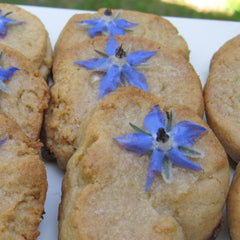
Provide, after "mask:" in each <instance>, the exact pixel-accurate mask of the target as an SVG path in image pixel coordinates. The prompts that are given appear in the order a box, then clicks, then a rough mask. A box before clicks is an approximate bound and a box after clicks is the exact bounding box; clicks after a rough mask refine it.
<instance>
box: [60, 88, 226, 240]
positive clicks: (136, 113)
mask: <svg viewBox="0 0 240 240" xmlns="http://www.w3.org/2000/svg"><path fill="white" fill-rule="evenodd" d="M156 104H158V105H159V106H160V108H161V110H162V111H163V112H166V111H168V112H170V109H171V110H172V112H173V117H172V125H173V126H174V125H175V124H176V123H179V122H180V121H185V120H187V121H192V122H194V123H196V124H198V125H200V126H203V127H204V128H206V129H208V130H207V131H205V132H204V133H203V134H202V135H201V136H200V138H199V139H198V140H197V141H196V142H195V144H194V145H193V148H194V149H198V150H199V151H201V152H202V157H201V158H195V159H194V158H190V159H191V161H193V162H194V163H196V164H198V165H199V166H201V169H202V170H200V171H194V170H189V169H187V168H183V167H179V166H177V165H175V164H173V165H172V175H173V179H172V181H171V182H170V183H166V182H165V181H164V180H163V177H162V176H161V174H160V173H156V175H155V178H154V180H153V182H152V184H151V187H150V188H149V190H148V191H146V190H145V184H146V181H147V174H148V169H149V166H150V154H148V153H145V154H140V153H139V154H136V153H134V152H131V151H128V150H125V149H124V148H123V147H121V146H120V145H119V144H118V142H117V141H116V140H115V139H116V138H118V137H120V136H123V135H125V134H131V133H133V132H135V130H133V128H132V127H131V126H130V125H129V123H132V124H134V125H136V126H137V127H139V128H141V129H143V130H145V128H144V122H145V117H146V115H147V114H149V112H150V111H151V109H152V108H153V106H155V105H156ZM167 116H168V115H167ZM153 125H155V122H153ZM206 129H205V130H206ZM145 131H146V130H145ZM78 141H79V143H80V145H79V148H78V149H77V151H76V152H75V153H74V155H73V156H72V157H71V159H70V160H69V162H68V164H67V171H66V174H65V176H64V179H63V186H62V190H63V195H62V202H61V205H60V212H59V214H60V215H59V230H60V232H59V239H60V240H64V239H72V240H74V239H89V238H91V239H138V240H140V239H189V240H190V239H195V240H203V239H209V238H210V237H211V235H212V233H213V232H214V229H215V227H216V226H217V225H218V223H219V221H221V217H222V210H223V207H224V203H225V200H226V197H227V192H228V187H229V178H230V171H229V166H228V159H227V156H226V153H225V151H224V149H223V147H222V146H221V144H220V143H219V141H218V140H217V138H216V137H215V135H214V134H213V132H212V131H211V130H210V129H209V128H208V126H207V124H206V123H205V122H204V121H203V120H202V119H201V118H200V117H199V116H198V115H197V114H196V113H194V112H193V111H191V110H190V109H188V108H186V107H184V106H180V105H174V106H172V107H171V108H169V107H166V105H165V103H164V101H163V100H162V99H160V98H159V97H156V96H154V95H152V94H150V93H148V92H145V91H143V90H140V89H137V88H134V87H131V86H129V87H126V88H125V89H124V88H120V89H118V90H117V91H116V92H115V94H112V95H111V96H108V97H106V98H105V99H104V100H102V101H101V102H100V103H99V104H98V105H97V106H96V108H95V109H94V110H93V111H92V112H91V113H90V114H89V115H88V116H87V117H86V119H85V120H84V122H83V123H82V125H81V131H79V139H78Z"/></svg>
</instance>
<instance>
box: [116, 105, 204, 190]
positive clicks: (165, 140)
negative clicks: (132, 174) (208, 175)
mask: <svg viewBox="0 0 240 240" xmlns="http://www.w3.org/2000/svg"><path fill="white" fill-rule="evenodd" d="M144 126H145V128H146V129H147V130H148V131H149V133H148V132H144V131H143V130H141V131H138V132H137V133H133V134H127V135H124V136H121V137H118V138H115V140H116V141H117V142H118V143H119V144H120V145H121V146H122V147H123V148H125V149H126V150H129V151H132V152H134V153H136V154H139V155H140V154H144V153H148V152H151V153H152V155H151V164H150V167H149V170H148V176H147V182H146V189H145V190H146V191H148V190H149V188H150V186H151V184H152V182H153V180H154V177H155V176H156V174H157V173H162V174H163V172H162V170H163V165H164V164H165V162H166V161H169V162H171V163H173V164H176V165H178V166H181V167H185V168H188V169H191V170H194V171H201V170H202V168H201V166H200V165H198V164H197V163H194V162H192V161H190V160H189V159H188V158H187V157H186V155H188V156H191V157H194V154H193V153H196V154H197V155H198V157H199V155H201V154H200V153H198V152H196V151H194V150H193V149H191V148H189V147H190V146H192V145H193V144H194V143H195V142H196V141H197V140H198V138H199V137H200V136H201V135H202V134H203V133H204V132H205V131H206V130H207V129H206V128H204V127H202V126H200V125H198V124H196V123H193V122H190V121H181V122H178V123H177V124H176V125H175V126H174V127H173V128H172V130H170V131H168V129H167V128H168V127H166V126H165V115H164V114H163V112H162V111H161V110H160V108H159V105H155V106H154V107H153V109H152V111H150V113H149V114H148V115H147V116H146V117H145V120H144ZM191 152H192V153H191ZM195 157H196V156H195ZM168 167H171V164H168V166H167V168H168ZM164 171H165V170H164ZM167 171H168V170H167ZM164 174H166V173H164Z"/></svg>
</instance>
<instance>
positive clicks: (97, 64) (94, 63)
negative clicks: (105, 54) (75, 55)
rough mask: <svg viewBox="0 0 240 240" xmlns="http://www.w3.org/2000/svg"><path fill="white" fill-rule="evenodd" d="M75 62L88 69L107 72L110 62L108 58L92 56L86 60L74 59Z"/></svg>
mask: <svg viewBox="0 0 240 240" xmlns="http://www.w3.org/2000/svg"><path fill="white" fill-rule="evenodd" d="M75 63H76V64H78V65H81V66H84V67H86V68H88V69H94V70H95V71H103V72H107V71H108V69H109V67H110V64H111V63H110V61H109V59H108V58H93V59H90V60H87V61H76V62H75Z"/></svg>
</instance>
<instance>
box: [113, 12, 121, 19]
mask: <svg viewBox="0 0 240 240" xmlns="http://www.w3.org/2000/svg"><path fill="white" fill-rule="evenodd" d="M121 13H122V11H118V12H117V13H116V14H115V16H114V19H118V18H119V17H120V14H121Z"/></svg>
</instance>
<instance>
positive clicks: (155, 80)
mask: <svg viewBox="0 0 240 240" xmlns="http://www.w3.org/2000/svg"><path fill="white" fill-rule="evenodd" d="M115 40H117V44H119V45H120V44H122V48H123V49H128V48H129V47H130V48H131V51H130V52H129V54H128V56H129V55H130V54H131V53H135V52H137V51H138V50H144V51H148V52H150V53H152V52H154V51H156V53H155V54H154V55H153V56H151V57H150V58H149V59H148V60H147V61H146V62H145V63H143V64H139V65H137V66H135V65H134V68H135V69H136V71H138V72H140V73H135V72H134V77H136V76H137V77H138V76H139V75H138V74H144V76H145V77H146V79H147V85H148V90H149V91H150V92H151V93H153V94H155V95H157V96H161V97H164V98H165V99H166V101H167V103H168V104H172V103H180V104H183V105H186V106H188V107H189V108H191V109H194V111H195V112H197V113H198V114H199V115H200V116H202V115H203V111H204V106H203V96H202V86H201V82H200V79H199V77H198V75H197V74H196V72H195V70H194V69H193V67H192V65H191V64H190V63H189V62H188V61H187V60H186V59H185V58H184V57H182V56H181V55H179V54H177V53H175V52H174V51H171V50H169V49H168V48H165V47H163V46H162V45H159V44H158V43H156V42H153V41H150V40H146V39H142V38H137V37H130V36H115ZM109 42H110V38H108V37H98V38H97V39H95V38H93V39H90V40H86V41H84V42H82V43H80V44H77V45H75V46H73V47H72V48H71V49H67V50H65V51H61V53H60V52H59V53H58V55H57V57H56V58H55V59H54V64H53V80H54V85H53V86H52V87H51V90H50V92H51V101H50V103H49V109H48V111H47V114H46V125H45V129H46V134H47V140H46V141H47V142H46V144H47V147H48V148H49V149H50V150H51V151H52V152H53V153H54V154H55V157H56V158H57V160H58V163H59V165H60V167H61V168H65V165H66V162H67V161H68V159H69V158H70V157H71V155H72V154H73V152H74V151H75V150H76V148H77V145H76V137H77V135H78V129H79V126H80V125H81V121H82V120H83V119H84V117H85V115H86V114H87V113H88V112H89V111H90V110H91V109H92V108H93V107H94V106H95V105H96V104H97V102H98V101H99V100H100V99H99V96H100V94H99V92H100V89H99V85H100V84H101V82H100V80H101V78H102V77H103V76H104V74H105V73H104V72H99V71H93V70H89V69H88V68H86V67H84V66H81V65H78V64H76V63H75V62H76V61H80V60H81V61H85V60H88V59H94V58H100V59H102V58H103V57H102V56H101V54H99V51H101V52H105V48H106V46H107V45H111V43H112V41H111V43H109ZM95 50H96V51H95ZM114 52H115V48H114ZM139 58H140V57H139V55H137V56H136V58H135V60H138V59H139ZM124 59H126V58H123V61H125V60H124ZM135 60H134V62H135ZM113 61H114V60H113ZM116 61H117V60H116ZM120 64H121V63H120ZM130 74H132V73H130ZM134 77H129V78H130V79H131V80H133V79H134ZM139 78H140V80H139V83H140V82H141V80H142V76H140V77H139ZM115 79H116V78H115ZM109 82H110V81H109ZM134 84H135V82H134V83H133V85H134ZM112 86H115V83H112ZM120 86H124V85H122V83H120V84H119V85H118V87H120ZM134 86H135V85H134ZM107 91H108V89H107ZM109 94H110V93H109ZM104 96H105V95H104Z"/></svg>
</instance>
